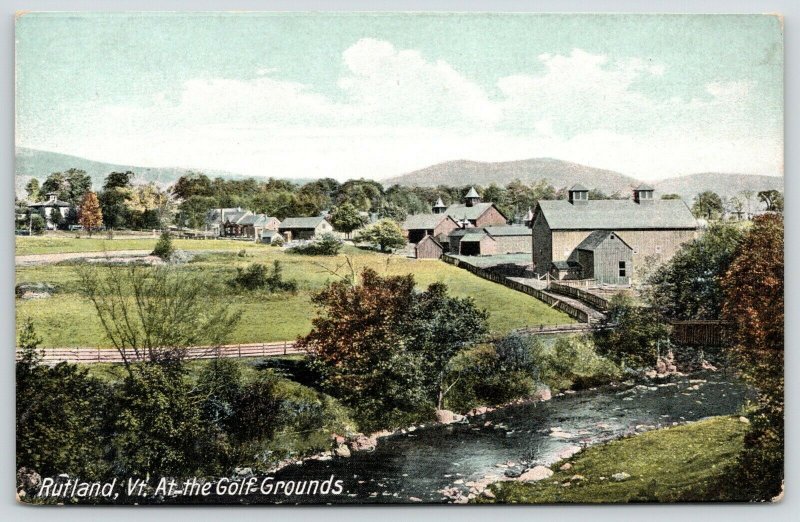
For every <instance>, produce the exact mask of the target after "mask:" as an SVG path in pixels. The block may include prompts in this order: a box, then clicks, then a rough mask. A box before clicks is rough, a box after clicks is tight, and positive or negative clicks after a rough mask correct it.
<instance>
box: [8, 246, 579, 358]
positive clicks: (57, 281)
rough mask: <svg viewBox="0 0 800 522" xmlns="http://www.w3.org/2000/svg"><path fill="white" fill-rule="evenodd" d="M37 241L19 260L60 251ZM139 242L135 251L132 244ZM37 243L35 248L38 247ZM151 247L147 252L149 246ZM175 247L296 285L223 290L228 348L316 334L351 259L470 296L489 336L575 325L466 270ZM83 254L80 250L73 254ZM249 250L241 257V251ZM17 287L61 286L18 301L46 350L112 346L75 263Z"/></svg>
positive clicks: (204, 263) (224, 272)
mask: <svg viewBox="0 0 800 522" xmlns="http://www.w3.org/2000/svg"><path fill="white" fill-rule="evenodd" d="M39 240H40V238H17V245H18V254H22V253H23V252H27V253H33V251H41V250H47V249H51V248H55V247H54V246H53V245H54V243H53V242H52V241H46V242H43V243H42V244H38V243H36V242H37V241H39ZM58 242H62V243H60V244H61V246H60V247H59V248H60V250H57V251H54V252H50V253H56V252H67V251H72V252H76V251H103V250H109V251H111V250H112V249H113V250H125V249H144V248H152V245H153V244H155V240H153V241H152V242H151V241H150V240H144V239H136V240H122V239H115V240H105V239H97V240H94V239H92V240H89V239H80V240H78V239H69V238H63V239H61V238H59V239H58ZM131 242H136V244H137V246H135V247H131V246H130V245H129V243H131ZM34 243H35V244H34ZM145 245H149V246H145ZM175 246H176V247H177V248H179V249H184V250H187V251H188V250H194V251H197V250H218V251H217V252H202V253H197V254H196V255H195V257H194V258H193V259H192V260H191V261H190V262H189V263H187V264H185V265H181V266H180V270H191V271H201V272H202V273H203V274H204V275H207V276H209V277H211V278H213V279H214V280H217V281H220V282H226V281H228V280H230V279H231V278H233V276H234V275H235V274H236V268H237V267H240V268H243V267H246V266H248V265H249V264H251V263H262V264H265V265H271V264H272V263H273V262H274V261H275V260H278V261H280V262H281V264H282V266H283V269H284V278H285V279H293V280H295V281H297V283H298V286H299V289H298V292H297V293H296V294H289V293H278V294H269V293H266V292H261V291H255V292H253V291H243V290H238V289H235V288H232V287H225V291H224V292H217V293H215V294H214V295H212V296H211V297H210V299H215V300H219V301H221V302H224V303H227V305H228V306H230V307H232V308H233V309H234V310H238V311H240V312H241V313H242V319H241V321H240V322H239V324H238V326H237V327H236V329H235V330H234V331H233V332H231V333H230V336H229V338H228V340H227V342H228V343H229V344H237V343H257V342H273V341H284V340H294V339H296V338H297V337H298V336H302V335H305V334H306V333H308V332H309V331H310V329H311V320H312V318H313V317H314V316H315V313H316V312H315V310H314V307H313V305H312V303H311V296H312V295H313V293H314V292H316V291H318V290H320V289H321V288H323V287H324V286H325V285H326V284H327V283H329V282H331V281H334V280H337V279H338V278H339V277H341V276H344V275H346V274H347V273H349V270H350V269H349V267H348V265H347V261H348V260H349V261H350V263H351V264H352V266H353V268H354V269H355V271H356V272H360V271H361V270H363V269H364V268H372V269H374V270H376V271H377V272H378V273H380V274H383V275H399V274H409V273H410V274H413V275H414V277H415V280H416V283H417V285H418V287H419V288H421V289H423V288H425V287H426V286H427V285H429V284H431V283H433V282H442V283H445V284H446V285H447V286H448V288H449V289H450V291H451V292H452V294H453V295H456V296H460V297H472V298H474V299H475V301H476V302H477V304H478V306H480V307H482V308H485V309H486V310H487V311H488V312H489V327H490V331H491V334H492V335H494V336H500V335H503V334H506V333H508V332H509V331H510V330H512V329H515V328H520V327H524V326H530V325H539V324H566V323H571V322H574V321H573V320H572V319H570V318H569V317H568V316H567V315H565V314H563V313H561V312H559V311H557V310H554V309H552V308H550V307H549V306H548V305H546V304H544V303H542V302H540V301H538V300H536V299H534V298H532V297H529V296H527V295H524V294H521V293H519V292H515V291H513V290H511V289H508V288H505V287H503V286H500V285H498V284H495V283H492V282H489V281H486V280H483V279H480V278H478V277H476V276H474V275H472V274H470V273H469V272H466V271H465V270H461V269H458V268H456V267H453V266H451V265H448V264H446V263H443V262H441V261H436V260H417V259H409V258H405V257H401V256H396V255H387V254H380V253H377V252H372V251H366V250H361V249H357V248H355V247H352V246H346V247H345V248H344V249H343V250H342V253H341V254H340V255H338V256H332V257H326V256H302V255H298V254H292V253H289V252H287V251H284V250H281V249H279V248H276V247H270V246H266V245H260V244H256V243H253V242H244V241H223V240H207V241H198V240H176V241H175ZM75 249H81V250H75ZM242 250H244V252H240V251H242ZM16 275H17V282H18V283H22V282H40V283H49V284H51V285H53V286H55V288H56V292H55V293H54V294H53V296H52V297H50V298H46V299H32V300H19V299H18V300H17V307H16V309H17V324H18V325H21V324H22V323H23V320H24V319H25V318H27V317H31V318H32V319H33V321H34V324H35V325H36V330H37V333H38V335H39V336H40V337H41V338H42V346H44V347H56V346H57V347H72V346H99V347H110V344H109V342H108V341H107V340H106V339H105V336H104V333H103V331H102V328H101V326H100V323H99V321H98V319H97V316H96V312H95V310H94V308H93V307H92V305H91V303H89V302H88V301H87V300H86V299H84V298H83V297H81V295H80V293H79V287H78V278H77V275H76V268H75V262H74V261H70V262H62V263H59V264H50V265H34V266H19V267H17V269H16Z"/></svg>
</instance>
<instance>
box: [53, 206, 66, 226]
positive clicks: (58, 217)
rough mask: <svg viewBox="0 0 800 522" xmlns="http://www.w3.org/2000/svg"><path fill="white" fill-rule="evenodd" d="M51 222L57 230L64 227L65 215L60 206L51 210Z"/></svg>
mask: <svg viewBox="0 0 800 522" xmlns="http://www.w3.org/2000/svg"><path fill="white" fill-rule="evenodd" d="M50 224H51V225H53V228H54V229H56V230H58V229H60V228H63V226H64V216H63V215H62V214H61V209H60V208H54V209H51V210H50Z"/></svg>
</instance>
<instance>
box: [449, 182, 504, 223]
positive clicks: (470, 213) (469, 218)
mask: <svg viewBox="0 0 800 522" xmlns="http://www.w3.org/2000/svg"><path fill="white" fill-rule="evenodd" d="M440 202H441V200H439V201H437V203H440ZM444 213H445V214H447V215H448V216H450V217H451V218H453V220H454V221H455V222H456V223H459V224H460V225H462V226H466V225H471V226H473V227H485V226H488V225H505V224H507V223H508V218H507V217H506V216H504V215H503V213H502V212H500V210H499V209H498V208H497V206H495V204H494V203H490V202H486V203H484V202H482V201H481V196H480V194H478V191H477V190H475V187H470V189H469V191H468V192H467V195H466V196H464V203H455V204H453V205H450V206H449V207H447V209H445V211H444Z"/></svg>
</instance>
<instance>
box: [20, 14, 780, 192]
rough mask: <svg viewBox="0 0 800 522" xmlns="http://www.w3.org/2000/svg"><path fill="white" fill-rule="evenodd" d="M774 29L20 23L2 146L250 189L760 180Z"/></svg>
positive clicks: (83, 19) (162, 20)
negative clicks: (459, 165)
mask: <svg viewBox="0 0 800 522" xmlns="http://www.w3.org/2000/svg"><path fill="white" fill-rule="evenodd" d="M782 31H783V28H782V25H781V21H780V19H779V18H777V17H774V16H765V15H575V14H570V15H540V14H443V13H438V14H435V13H428V14H385V13H382V14H378V13H374V14H363V13H362V14H342V13H327V14H326V13H304V14H300V13H298V14H286V13H202V14H200V13H198V14H186V13H113V14H112V13H103V14H100V13H30V14H26V15H24V16H20V17H18V18H17V24H16V73H17V74H16V144H17V146H20V147H29V148H35V149H41V150H47V151H52V152H59V153H63V154H71V155H75V156H81V157H85V158H87V159H92V160H96V161H104V162H109V163H119V164H127V165H137V166H143V167H185V168H194V169H200V170H202V169H210V170H211V169H213V170H224V171H229V172H235V173H240V174H245V175H251V176H264V177H267V176H273V177H288V178H316V177H333V178H336V179H339V180H344V179H350V178H360V177H364V178H371V179H383V178H387V177H390V176H396V175H399V174H403V173H406V172H410V171H413V170H416V169H420V168H424V167H427V166H429V165H432V164H435V163H440V162H444V161H449V160H457V159H468V160H475V161H508V160H519V159H526V158H536V157H550V158H558V159H562V160H566V161H573V162H576V163H581V164H585V165H590V166H592V167H598V168H605V169H610V170H616V171H619V172H622V173H624V174H628V175H630V176H633V177H635V178H638V179H642V180H658V179H662V178H665V177H672V176H677V175H685V174H691V173H696V172H737V173H747V174H764V175H772V176H776V175H777V176H779V175H782V174H783V35H782Z"/></svg>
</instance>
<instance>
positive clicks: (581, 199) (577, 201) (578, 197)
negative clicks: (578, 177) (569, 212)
mask: <svg viewBox="0 0 800 522" xmlns="http://www.w3.org/2000/svg"><path fill="white" fill-rule="evenodd" d="M588 201H589V189H587V188H586V187H584V186H583V185H581V184H580V183H577V184H575V185H572V187H570V189H569V202H570V203H572V204H573V205H585V204H586V203H587V202H588Z"/></svg>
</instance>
